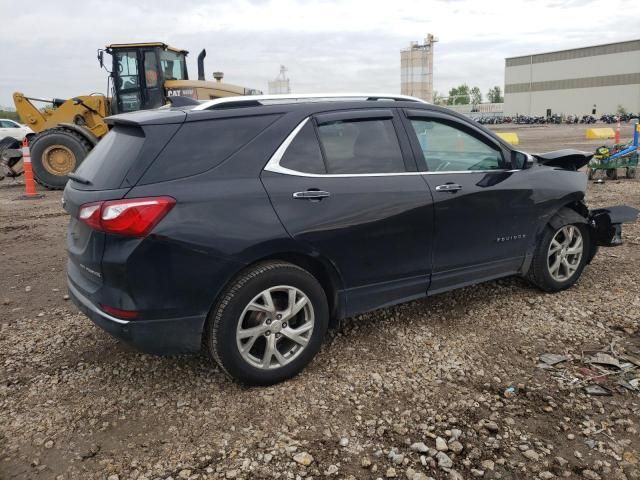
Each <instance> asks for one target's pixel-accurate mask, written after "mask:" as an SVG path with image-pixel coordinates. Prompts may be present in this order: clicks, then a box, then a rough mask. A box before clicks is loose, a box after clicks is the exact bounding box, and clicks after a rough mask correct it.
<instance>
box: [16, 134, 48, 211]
mask: <svg viewBox="0 0 640 480" xmlns="http://www.w3.org/2000/svg"><path fill="white" fill-rule="evenodd" d="M22 165H23V168H24V186H25V194H24V195H22V196H21V197H19V199H20V200H29V199H36V198H42V197H44V195H43V194H41V193H40V194H39V193H37V192H36V182H35V181H34V180H33V167H32V166H31V152H30V150H29V140H27V138H26V137H25V139H24V140H22Z"/></svg>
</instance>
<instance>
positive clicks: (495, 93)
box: [487, 85, 504, 103]
mask: <svg viewBox="0 0 640 480" xmlns="http://www.w3.org/2000/svg"><path fill="white" fill-rule="evenodd" d="M487 100H489V103H502V102H504V97H503V96H502V89H501V88H500V87H499V86H498V85H496V86H495V87H493V88H491V89H489V91H488V92H487Z"/></svg>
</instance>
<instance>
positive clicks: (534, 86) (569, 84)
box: [504, 40, 640, 116]
mask: <svg viewBox="0 0 640 480" xmlns="http://www.w3.org/2000/svg"><path fill="white" fill-rule="evenodd" d="M505 63H506V65H505V75H504V110H505V114H506V115H516V114H521V115H548V114H550V113H551V114H555V113H558V114H565V115H572V114H573V115H586V114H593V113H594V111H595V114H596V115H598V116H599V115H601V114H603V113H616V111H617V110H618V107H619V106H622V107H623V108H625V109H626V110H627V112H634V113H638V112H640V40H630V41H627V42H618V43H608V44H606V45H596V46H592V47H584V48H574V49H571V50H561V51H557V52H549V53H538V54H534V55H525V56H521V57H512V58H507V59H506V60H505Z"/></svg>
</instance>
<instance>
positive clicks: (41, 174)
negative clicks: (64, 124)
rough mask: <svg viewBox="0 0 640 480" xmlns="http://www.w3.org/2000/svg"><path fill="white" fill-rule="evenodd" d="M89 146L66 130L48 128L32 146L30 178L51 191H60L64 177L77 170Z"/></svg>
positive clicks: (36, 138)
mask: <svg viewBox="0 0 640 480" xmlns="http://www.w3.org/2000/svg"><path fill="white" fill-rule="evenodd" d="M91 148H92V145H91V143H89V141H87V140H86V139H85V138H84V137H83V136H82V135H80V134H79V133H76V132H74V131H72V130H69V129H66V128H51V129H49V130H45V131H43V132H41V133H39V134H37V135H36V136H35V138H34V139H33V141H32V143H31V163H32V165H33V176H34V178H35V180H36V182H38V183H39V184H40V185H42V186H43V187H46V188H48V189H50V190H62V189H63V188H64V186H65V185H66V184H67V179H68V178H67V174H69V173H71V172H73V171H75V170H76V168H78V166H79V165H80V164H81V163H82V161H83V160H84V159H85V158H86V156H87V155H88V154H89V152H90V151H91Z"/></svg>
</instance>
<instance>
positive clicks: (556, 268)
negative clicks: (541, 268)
mask: <svg viewBox="0 0 640 480" xmlns="http://www.w3.org/2000/svg"><path fill="white" fill-rule="evenodd" d="M583 250H584V242H583V239H582V233H580V229H579V228H578V227H576V226H575V225H565V226H564V227H562V228H561V229H560V230H558V231H557V232H556V234H555V235H554V236H553V238H552V239H551V244H550V245H549V250H548V252H547V268H548V269H549V274H550V275H551V278H553V279H554V280H555V281H557V282H564V281H566V280H568V279H570V278H571V277H572V276H573V275H574V274H575V273H576V271H577V270H578V267H579V266H580V260H581V259H582V254H583Z"/></svg>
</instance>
